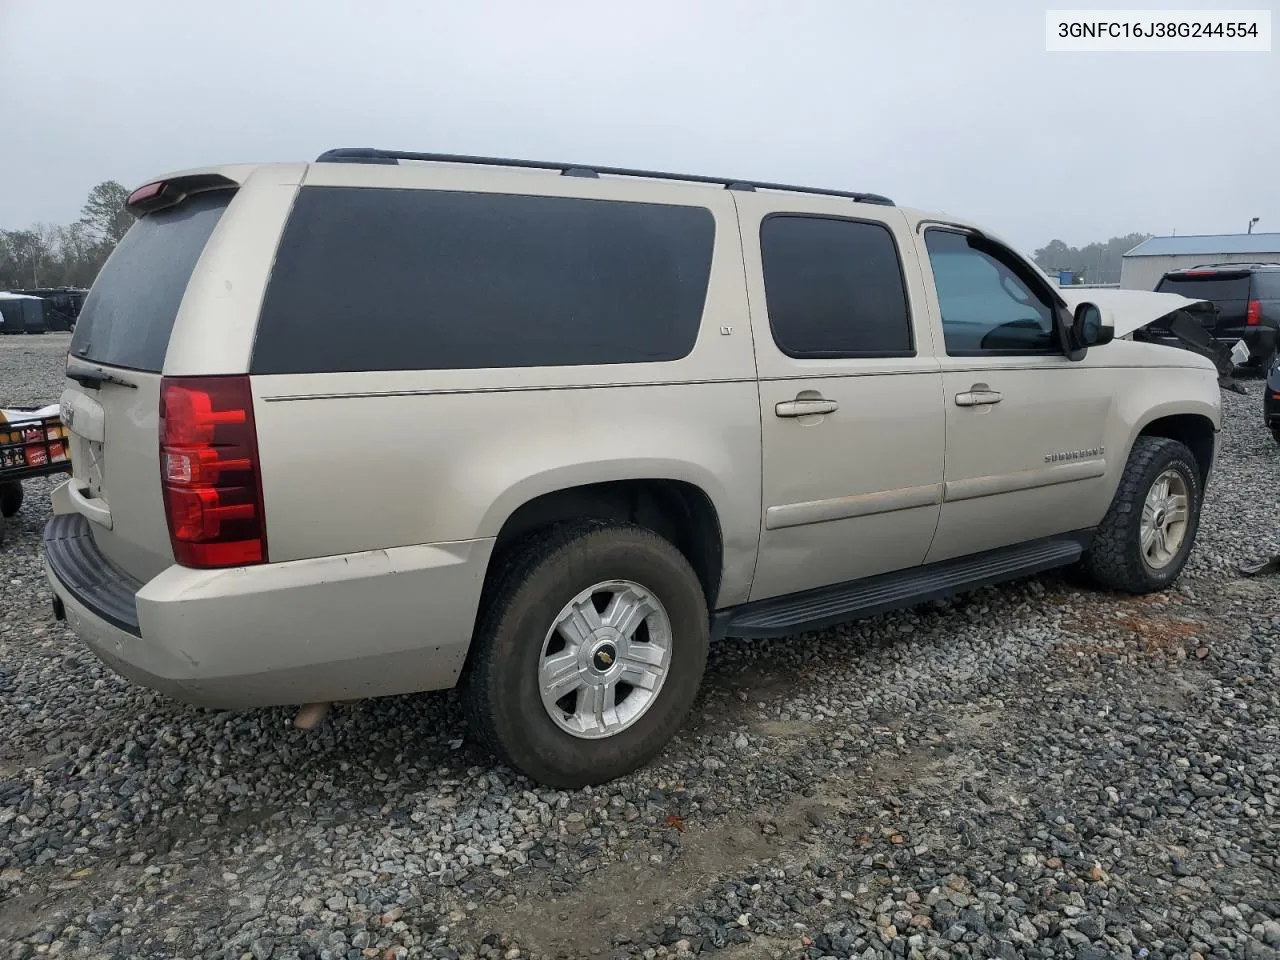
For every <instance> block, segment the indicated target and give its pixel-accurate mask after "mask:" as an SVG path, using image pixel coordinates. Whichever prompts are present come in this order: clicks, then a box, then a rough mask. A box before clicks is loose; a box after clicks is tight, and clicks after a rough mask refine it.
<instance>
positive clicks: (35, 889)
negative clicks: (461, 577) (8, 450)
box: [0, 336, 1280, 960]
mask: <svg viewBox="0 0 1280 960" xmlns="http://www.w3.org/2000/svg"><path fill="white" fill-rule="evenodd" d="M65 349H66V337H65V336H49V337H45V338H42V339H39V340H37V339H36V338H31V337H20V338H13V339H6V340H0V398H3V399H4V401H5V402H7V403H18V402H39V401H48V400H53V399H55V398H56V397H57V395H58V393H59V391H60V389H61V387H60V371H61V364H62V351H65ZM1247 386H1248V389H1249V395H1248V396H1247V397H1242V396H1237V395H1234V394H1225V403H1226V405H1227V422H1226V430H1225V442H1224V445H1223V449H1222V454H1221V461H1220V465H1219V468H1218V472H1217V475H1216V477H1215V479H1214V481H1213V482H1212V483H1211V485H1210V489H1209V494H1208V500H1207V504H1206V510H1205V516H1204V521H1203V523H1202V526H1201V529H1200V537H1199V542H1198V545H1197V547H1196V550H1195V553H1194V554H1193V556H1192V561H1191V564H1190V566H1189V567H1188V570H1187V573H1186V574H1185V575H1184V577H1183V578H1182V580H1181V581H1180V582H1179V584H1178V586H1177V587H1176V588H1175V589H1173V590H1171V591H1169V592H1168V593H1165V594H1163V595H1160V596H1156V597H1148V598H1144V599H1133V598H1127V597H1122V596H1112V595H1100V594H1097V593H1092V592H1089V591H1087V590H1085V589H1083V588H1082V587H1081V586H1080V585H1078V584H1077V583H1076V582H1074V580H1073V579H1072V578H1071V577H1070V576H1062V575H1057V576H1044V577H1040V578H1037V579H1034V580H1029V581H1025V582H1022V583H1018V584H1014V585H1010V586H1006V587H1002V588H997V589H988V590H983V591H980V592H978V593H976V594H972V595H970V596H967V597H964V598H962V599H959V600H956V601H954V602H951V603H946V604H935V605H933V606H930V607H927V608H922V609H917V610H914V611H911V612H907V613H901V614H896V615H892V616H882V617H877V618H875V619H873V620H868V621H864V622H861V623H858V624H854V625H852V626H850V627H845V628H840V629H836V630H831V631H826V632H823V633H817V634H811V635H806V636H803V637H799V638H793V639H791V640H787V641H779V642H767V643H766V642H752V643H737V642H726V643H723V644H721V645H719V646H718V647H717V648H716V649H715V650H714V651H713V655H712V662H711V664H710V668H709V674H708V678H707V683H706V689H705V692H704V694H703V696H702V699H701V700H700V702H699V704H698V706H697V707H696V709H695V715H694V716H693V717H692V718H691V720H690V722H689V724H688V725H687V727H686V729H685V731H684V732H683V733H682V735H681V736H680V737H679V738H678V740H677V741H676V742H675V743H673V745H672V746H671V747H670V748H669V749H668V750H667V752H666V753H665V754H664V756H663V758H662V760H661V761H660V762H658V763H656V764H655V765H653V766H651V767H649V768H647V769H645V770H643V771H641V772H640V773H638V774H636V775H634V776H632V777H630V778H627V779H625V780H623V781H619V782H616V783H613V784H610V785H607V786H605V787H603V788H600V789H595V790H582V791H578V792H557V791H548V790H543V789H538V788H535V787H533V786H531V785H530V783H529V782H528V781H525V780H523V779H521V778H518V777H516V776H514V775H513V774H512V773H511V772H510V771H509V770H506V769H504V768H500V767H497V766H495V765H493V764H492V763H491V762H490V760H489V759H488V758H487V757H485V756H484V755H482V754H480V753H479V752H477V751H476V750H474V748H472V746H471V745H470V744H469V743H468V742H467V741H466V738H465V735H464V730H463V727H462V725H461V721H460V719H459V715H458V710H457V708H456V705H455V703H454V701H453V699H452V697H451V696H448V695H424V696H419V697H409V698H400V699H393V700H387V701H373V702H365V703H360V704H355V705H352V706H349V707H346V708H342V709H340V710H337V711H335V713H334V714H333V715H331V717H330V718H329V719H328V720H327V721H326V722H325V723H324V724H323V725H322V726H321V727H320V728H319V729H317V730H315V731H312V732H309V733H304V732H300V731H297V730H293V729H291V728H290V727H289V726H288V721H289V715H288V714H287V713H286V712H285V711H283V710H261V711H255V712H246V713H220V712H213V711H204V710H199V709H196V708H192V707H187V706H184V705H182V704H179V703H176V702H173V701H170V700H167V699H165V698H163V697H160V696H158V695H156V694H153V693H150V692H148V691H145V690H141V689H137V688H134V687H131V686H130V685H128V684H127V683H125V682H124V681H122V680H120V679H118V678H116V677H115V676H113V675H112V674H111V673H110V672H109V671H108V670H107V669H106V668H104V667H103V666H101V665H100V664H99V663H98V661H96V660H95V659H94V658H93V657H92V656H91V655H89V654H88V653H86V652H84V651H83V650H82V649H81V648H80V646H79V645H78V644H77V642H76V641H75V639H74V638H73V637H72V636H71V635H70V633H69V632H68V631H67V630H66V629H64V628H63V626H62V625H60V624H57V623H55V622H54V620H53V618H52V616H51V615H50V612H49V601H48V591H47V590H46V588H45V586H44V584H43V581H42V577H41V568H40V552H39V530H40V528H41V527H42V526H43V524H44V522H45V520H46V518H47V516H48V508H47V506H46V505H45V504H46V501H47V497H46V496H45V494H46V492H47V489H48V486H49V484H48V483H42V482H34V483H31V484H30V485H29V489H28V498H29V499H28V504H27V506H26V507H24V509H23V511H22V513H21V514H20V516H19V518H18V519H17V521H16V522H14V523H13V524H12V526H11V527H10V530H9V537H8V540H7V542H6V543H5V544H4V546H3V547H2V548H0V550H2V551H3V552H2V553H0V556H2V557H3V558H4V566H3V570H4V576H3V577H2V578H0V581H2V582H0V957H3V956H4V952H5V951H7V952H8V954H9V955H11V956H13V957H23V958H25V957H30V956H44V955H48V956H54V955H61V956H95V957H186V958H194V957H209V958H214V957H219V958H221V957H226V958H256V960H265V958H269V957H270V958H275V960H286V958H315V957H319V958H326V960H329V958H333V960H336V958H344V960H348V958H349V960H356V958H377V960H389V958H398V957H439V958H458V957H485V958H506V960H515V958H519V957H538V956H545V957H569V958H580V957H581V958H585V957H597V956H599V957H606V958H615V957H616V958H623V957H645V958H653V957H657V956H665V957H688V956H691V955H695V954H708V955H711V956H715V957H722V958H726V960H750V958H759V960H765V958H814V960H817V958H826V957H838V958H845V957H865V958H872V957H902V958H928V960H936V958H946V957H998V958H1016V957H1031V958H1034V957H1069V958H1073V960H1101V958H1105V957H1146V958H1148V960H1156V958H1169V960H1172V958H1193V960H1194V958H1197V957H1222V958H1233V960H1239V958H1246V960H1248V958H1257V960H1262V958H1277V957H1280V660H1278V659H1277V638H1278V637H1280V605H1278V604H1277V602H1276V601H1277V598H1278V597H1280V577H1277V576H1275V575H1260V576H1258V577H1254V578H1248V577H1243V576H1241V575H1239V574H1238V573H1237V572H1236V565H1237V564H1238V563H1239V562H1242V561H1245V560H1249V559H1253V558H1255V557H1261V556H1268V555H1273V554H1280V524H1277V499H1276V492H1275V490H1276V487H1275V483H1276V479H1277V468H1278V467H1280V447H1277V446H1276V444H1275V443H1274V442H1273V441H1272V439H1271V438H1270V436H1269V435H1268V434H1267V433H1266V432H1265V431H1264V430H1263V428H1262V426H1261V424H1260V422H1259V419H1260V418H1259V391H1260V389H1261V387H1260V384H1259V382H1258V381H1252V382H1250V383H1248V384H1247Z"/></svg>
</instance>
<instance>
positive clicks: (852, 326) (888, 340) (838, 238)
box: [760, 214, 912, 358]
mask: <svg viewBox="0 0 1280 960" xmlns="http://www.w3.org/2000/svg"><path fill="white" fill-rule="evenodd" d="M760 255H761V259H762V261H763V265H764V287H765V299H766V301H767V302H768V307H769V326H770V328H771V329H772V331H773V339H774V342H775V343H777V345H778V347H779V349H781V350H782V352H783V353H785V354H787V355H788V356H791V357H828V358H830V357H893V356H910V355H911V353H912V344H911V320H910V317H909V315H908V312H907V294H906V288H905V286H904V284H903V280H902V267H901V264H900V263H899V261H898V248H897V246H896V245H895V244H894V242H893V234H891V233H890V232H889V230H888V228H886V227H885V226H884V225H883V224H879V223H864V222H861V221H856V220H839V219H835V218H829V217H813V216H799V215H791V214H785V215H775V216H770V217H768V218H766V219H765V221H764V223H763V224H761V226H760Z"/></svg>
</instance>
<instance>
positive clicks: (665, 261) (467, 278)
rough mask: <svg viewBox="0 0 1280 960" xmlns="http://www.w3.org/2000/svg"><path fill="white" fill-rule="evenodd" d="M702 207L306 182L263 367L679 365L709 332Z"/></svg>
mask: <svg viewBox="0 0 1280 960" xmlns="http://www.w3.org/2000/svg"><path fill="white" fill-rule="evenodd" d="M714 239H715V220H714V218H713V217H712V215H711V211H709V210H707V209H706V208H704V207H683V206H667V205H655V204H641V203H624V202H617V201H604V200H583V199H578V198H565V197H534V196H514V195H506V194H486V193H456V192H446V191H434V190H392V189H368V188H355V187H307V188H304V189H303V190H302V191H301V192H300V193H299V195H298V200H297V203H296V204H295V206H294V210H293V213H292V215H291V216H290V218H289V223H288V225H287V226H286V228H285V231H284V236H283V237H282V238H281V241H280V249H279V251H278V253H277V256H276V265H275V269H274V271H273V272H272V275H271V281H270V283H269V284H268V286H267V292H266V295H265V298H264V301H263V306H262V315H261V318H260V320H259V323H258V334H257V341H256V343H255V346H254V352H253V361H252V364H251V371H252V372H253V373H319V372H338V371H361V370H446V369H455V370H456V369H475V368H480V367H532V366H573V365H580V364H596V363H641V362H646V361H648V362H652V361H670V360H678V359H680V358H681V357H684V356H686V355H687V354H688V353H689V352H690V351H691V350H692V349H693V345H694V342H695V341H696V340H697V337H698V330H699V328H700V326H701V321H702V310H703V304H704V302H705V300H706V295H707V282H708V279H709V277H710V273H711V253H712V247H713V243H714Z"/></svg>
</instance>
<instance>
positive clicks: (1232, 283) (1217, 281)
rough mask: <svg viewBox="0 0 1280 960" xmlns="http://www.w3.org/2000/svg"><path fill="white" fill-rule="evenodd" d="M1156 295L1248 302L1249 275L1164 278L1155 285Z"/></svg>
mask: <svg viewBox="0 0 1280 960" xmlns="http://www.w3.org/2000/svg"><path fill="white" fill-rule="evenodd" d="M1156 292H1157V293H1176V294H1179V295H1181V296H1184V297H1190V298H1192V299H1193V300H1213V301H1214V302H1218V301H1221V300H1248V299H1249V275H1248V274H1243V275H1240V276H1234V277H1232V276H1227V277H1215V276H1204V277H1188V276H1185V275H1183V276H1180V277H1164V278H1163V279H1162V280H1161V281H1160V283H1159V284H1157V285H1156Z"/></svg>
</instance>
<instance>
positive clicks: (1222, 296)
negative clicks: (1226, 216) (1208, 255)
mask: <svg viewBox="0 0 1280 960" xmlns="http://www.w3.org/2000/svg"><path fill="white" fill-rule="evenodd" d="M1156 292H1157V293H1177V294H1181V295H1182V296H1184V297H1191V298H1192V299H1195V300H1208V301H1210V302H1211V303H1213V305H1214V306H1215V307H1217V308H1218V310H1217V318H1216V320H1215V321H1213V327H1212V328H1211V329H1210V330H1209V331H1208V332H1209V334H1210V336H1212V337H1213V338H1214V339H1215V340H1221V341H1224V345H1225V346H1228V347H1229V346H1230V345H1231V344H1233V343H1235V342H1236V341H1237V340H1243V341H1244V342H1245V345H1246V346H1247V347H1248V348H1249V363H1250V365H1257V367H1258V368H1259V369H1260V370H1261V371H1262V373H1263V375H1264V376H1265V375H1266V372H1267V370H1268V369H1269V368H1270V366H1271V360H1272V358H1273V357H1274V356H1275V355H1276V346H1277V333H1276V331H1277V328H1280V263H1210V264H1205V265H1204V266H1199V267H1190V268H1188V269H1185V270H1170V271H1169V272H1168V273H1166V274H1165V275H1164V276H1163V277H1161V278H1160V282H1159V283H1157V284H1156Z"/></svg>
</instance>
